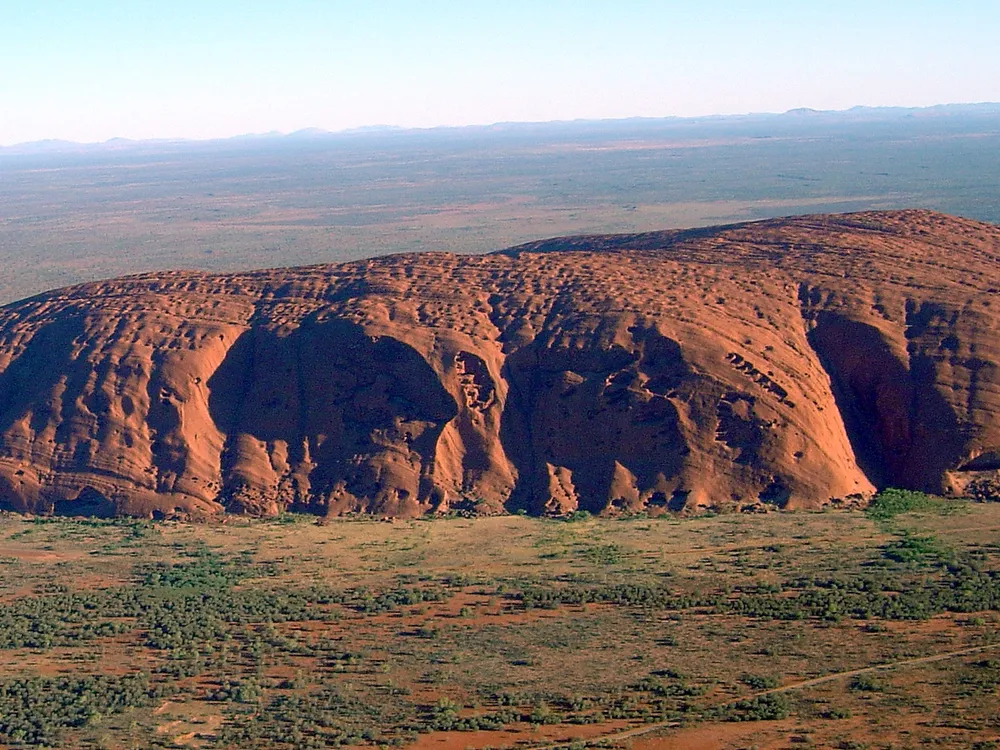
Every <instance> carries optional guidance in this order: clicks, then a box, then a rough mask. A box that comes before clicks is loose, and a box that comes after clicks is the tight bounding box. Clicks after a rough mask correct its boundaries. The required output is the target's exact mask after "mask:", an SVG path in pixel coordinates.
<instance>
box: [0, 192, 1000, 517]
mask: <svg viewBox="0 0 1000 750" xmlns="http://www.w3.org/2000/svg"><path fill="white" fill-rule="evenodd" d="M998 264H1000V229H997V228H996V227H993V226H989V225H985V224H978V223H975V222H971V221H965V220H961V219H955V218H951V217H947V216H943V215H940V214H934V213H930V212H925V211H904V212H884V213H883V212H876V213H872V212H869V213H858V214H848V215H841V216H805V217H797V218H791V219H784V220H774V221H763V222H756V223H749V224H741V225H734V226H728V227H718V228H711V229H699V230H691V231H680V232H677V231H674V232H657V233H651V234H642V235H629V236H601V237H573V238H562V239H554V240H547V241H544V242H538V243H534V244H531V245H525V246H522V247H518V248H513V249H511V250H506V251H503V252H499V253H495V254H492V255H488V256H454V255H447V254H439V253H425V254H419V255H397V256H391V257H386V258H379V259H375V260H370V261H365V262H360V263H352V264H345V265H329V266H312V267H307V268H296V269H280V270H269V271H259V272H252V273H242V274H230V275H207V274H201V273H188V272H173V273H161V274H147V275H142V276H134V277H129V278H125V279H120V280H116V281H108V282H101V283H94V284H86V285H82V286H77V287H72V288H69V289H63V290H59V291H55V292H51V293H48V294H44V295H41V296H38V297H34V298H32V299H29V300H25V301H23V302H20V303H17V304H14V305H10V306H7V307H5V308H2V309H0V502H2V505H3V507H6V508H9V509H14V510H19V511H31V512H43V513H46V512H52V513H69V514H82V513H96V514H110V513H129V514H139V515H147V514H156V513H163V514H171V513H178V514H189V515H204V514H212V513H218V512H222V511H223V510H224V509H225V510H230V511H236V512H249V513H255V514H270V513H275V512H278V511H280V510H283V509H286V508H291V509H300V510H308V511H311V512H316V513H320V514H340V513H345V512H355V511H360V512H369V513H376V514H385V515H416V514H421V513H426V512H430V511H438V510H446V509H449V508H451V509H456V508H457V509H468V510H474V511H477V512H484V513H490V512H500V511H503V510H504V509H507V510H513V509H522V508H523V509H526V510H528V511H529V512H533V513H546V512H551V513H563V512H568V511H572V510H575V509H583V510H588V511H591V512H615V511H617V510H622V511H635V510H641V509H645V510H649V511H654V510H657V511H658V510H660V509H666V510H681V509H689V510H690V509H696V508H699V507H713V506H715V507H743V508H744V509H752V508H753V507H756V506H758V505H759V504H773V505H778V506H789V507H814V506H817V505H819V504H822V503H825V502H828V501H829V500H831V499H833V498H843V497H847V496H850V495H854V494H858V493H860V494H864V493H869V492H871V491H872V490H873V487H874V486H884V485H891V486H899V487H909V488H919V489H925V490H932V491H942V492H944V491H953V492H961V491H963V490H964V488H965V487H966V485H968V484H969V482H971V481H973V480H977V479H978V480H983V479H987V480H988V479H995V478H996V477H997V476H998V472H1000V293H998V292H1000V265H998ZM748 506H749V507H748Z"/></svg>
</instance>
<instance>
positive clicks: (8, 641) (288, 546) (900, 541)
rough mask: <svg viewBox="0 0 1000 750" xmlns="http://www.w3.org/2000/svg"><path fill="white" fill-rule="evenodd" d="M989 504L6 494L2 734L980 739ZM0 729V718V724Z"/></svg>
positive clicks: (662, 742)
mask: <svg viewBox="0 0 1000 750" xmlns="http://www.w3.org/2000/svg"><path fill="white" fill-rule="evenodd" d="M998 528H1000V505H997V504H975V503H968V502H965V501H945V500H937V499H934V498H928V497H926V496H921V495H917V494H914V493H901V492H888V493H885V494H883V495H882V496H880V498H879V500H877V501H876V503H875V505H874V506H873V507H872V508H870V509H869V510H867V511H862V510H838V511H827V512H814V513H807V512H794V513H793V512H771V513H767V514H750V515H747V514H733V515H716V516H711V515H710V516H702V517H691V518H681V517H677V516H673V515H664V516H661V517H658V518H649V517H645V516H628V517H621V518H617V519H610V518H593V517H590V516H588V515H587V514H577V515H575V516H571V517H569V518H568V519H533V518H527V517H522V516H517V515H514V516H499V517H486V518H465V517H460V516H452V517H446V518H438V519H435V520H433V521H424V520H411V521H395V522H387V521H378V520H375V519H371V518H354V519H343V520H336V521H325V520H323V521H319V520H318V519H316V517H312V516H308V515H295V514H286V515H283V516H281V517H279V518H277V519H274V520H270V521H251V520H246V519H240V518H231V519H228V520H227V522H226V523H216V524H181V523H176V522H168V521H163V522H152V521H141V520H133V519H120V520H94V519H67V518H61V519H53V518H41V517H39V518H28V517H23V516H14V515H8V516H4V517H3V518H2V519H0V564H2V566H3V576H2V578H0V597H2V599H3V603H4V607H3V609H2V611H0V617H2V628H0V649H2V650H3V659H2V660H0V662H2V666H0V737H3V738H4V740H5V741H7V742H9V743H10V744H9V745H8V746H10V747H22V746H52V747H79V748H83V747H88V748H90V747H92V748H147V747H205V748H237V747H238V748H256V747H260V748H264V747H275V748H285V747H288V748H292V747H294V748H301V747H306V748H308V747H329V746H337V745H340V744H361V745H378V746H384V745H401V746H412V747H418V748H448V749H451V748H484V747H492V748H501V747H523V748H529V747H548V746H553V745H561V746H562V745H568V746H571V747H584V746H586V745H588V744H594V743H598V742H600V743H603V744H605V745H613V746H623V745H625V744H630V745H631V746H632V747H644V748H645V747H648V748H680V747H685V748H690V747H733V748H736V747H751V746H753V747H758V748H779V747H780V748H784V747H795V746H819V747H840V748H862V747H869V748H887V747H896V748H901V747H924V746H927V745H931V746H934V747H956V748H958V747H962V748H968V747H979V748H989V747H995V746H996V744H995V741H996V739H997V737H998V736H1000V723H998V720H997V716H996V710H995V709H996V705H997V690H998V686H1000V639H998V638H997V629H996V628H997V624H998V622H1000V615H998V611H997V610H998V609H1000V545H998V544H997V543H996V531H997V529H998ZM4 740H0V741H4Z"/></svg>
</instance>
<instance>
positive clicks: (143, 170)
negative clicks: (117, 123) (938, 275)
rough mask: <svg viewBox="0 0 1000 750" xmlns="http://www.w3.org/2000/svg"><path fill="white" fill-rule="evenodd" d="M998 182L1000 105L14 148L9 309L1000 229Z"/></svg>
mask: <svg viewBox="0 0 1000 750" xmlns="http://www.w3.org/2000/svg"><path fill="white" fill-rule="evenodd" d="M42 146H44V144H42ZM998 173H1000V109H998V108H997V106H996V105H982V106H969V107H943V108H934V109H929V110H857V111H850V112H845V113H815V112H805V113H802V112H799V113H795V112H793V113H789V114H786V115H777V116H765V115H761V116H748V117H741V118H705V119H700V120H683V119H682V120H623V121H609V122H579V123H551V124H541V125H499V126H493V127H489V128H466V129H442V130H428V131H401V132H394V131H389V132H365V133H355V134H342V135H317V134H309V133H306V134H299V135H292V136H287V137H258V138H240V139H232V140H229V141H215V142H205V143H197V142H192V143H184V142H181V143H169V142H166V143H128V142H112V143H109V144H105V145H104V146H102V147H93V148H83V147H80V148H68V149H66V148H64V149H62V150H59V149H56V150H52V149H46V148H44V147H41V146H40V147H36V148H22V149H11V148H8V149H0V263H3V266H4V270H5V273H4V276H3V278H2V279H0V303H4V302H11V301H13V300H16V299H19V298H22V297H25V296H28V295H31V294H35V293H37V292H41V291H44V290H46V289H51V288H55V287H61V286H66V285H69V284H73V283H77V282H81V281H92V280H95V279H100V278H109V277H114V276H120V275H123V274H127V273H137V272H141V271H153V270H161V269H181V268H183V269H195V270H197V269H202V270H213V271H237V270H239V271H245V270H248V269H251V268H265V267H284V266H294V265H302V264H308V263H321V262H323V263H329V262H335V261H344V260H354V259H357V258H362V257H371V256H374V255H383V254H387V253H393V252H410V251H417V250H438V251H448V252H459V253H483V252H490V251H493V250H498V249H501V248H504V247H508V246H510V245H514V244H517V243H521V242H527V241H531V240H537V239H540V238H543V237H551V236H555V235H567V234H606V233H610V232H638V231H647V230H657V229H669V228H682V227H693V226H708V225H712V224H719V223H724V222H732V221H745V220H750V219H757V218H768V217H776V216H784V215H790V214H802V213H824V212H839V211H853V210H864V209H889V208H931V209H935V210H939V211H943V212H945V213H950V214H954V215H958V216H964V217H966V218H971V219H977V220H980V221H987V222H994V223H996V222H1000V208H998V206H1000V196H998V194H997V190H998V188H997V183H996V179H995V175H996V174H998Z"/></svg>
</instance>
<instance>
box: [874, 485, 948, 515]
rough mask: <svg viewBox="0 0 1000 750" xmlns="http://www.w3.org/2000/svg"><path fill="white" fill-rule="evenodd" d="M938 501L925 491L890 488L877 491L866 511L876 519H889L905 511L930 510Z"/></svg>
mask: <svg viewBox="0 0 1000 750" xmlns="http://www.w3.org/2000/svg"><path fill="white" fill-rule="evenodd" d="M937 503H940V501H938V500H935V499H934V498H932V497H931V496H930V495H926V494H924V493H923V492H914V491H913V490H899V489H893V488H890V489H885V490H882V491H881V492H879V493H877V494H876V495H875V497H873V498H872V500H871V502H870V503H869V505H868V508H867V510H866V511H865V512H866V513H867V514H868V517H869V518H872V519H874V520H876V521H888V520H890V519H893V518H895V517H896V516H898V515H901V514H903V513H912V512H914V511H919V510H928V509H930V508H933V507H935V505H936V504H937Z"/></svg>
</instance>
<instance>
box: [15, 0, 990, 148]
mask: <svg viewBox="0 0 1000 750" xmlns="http://www.w3.org/2000/svg"><path fill="white" fill-rule="evenodd" d="M998 25H1000V6H998V5H997V4H995V3H992V2H988V1H987V0H952V1H951V2H948V3H945V2H939V1H938V0H911V1H910V2H905V3H904V2H897V1H895V0H884V2H879V3H874V4H873V3H870V2H860V0H844V1H843V2H840V3H837V4H835V5H833V4H831V5H829V6H827V5H822V6H820V5H819V4H804V3H797V2H793V0H783V1H782V0H774V1H771V2H762V1H751V2H742V3H739V2H732V1H726V0H716V1H715V2H706V3H700V4H698V5H697V6H693V5H692V4H689V3H683V2H678V1H671V0H665V1H664V2H657V3H653V2H642V1H639V0H619V2H616V3H615V4H613V5H611V4H607V3H601V2H597V1H596V0H590V1H587V0H583V1H580V0H578V1H577V2H569V1H568V0H553V1H552V2H549V3H545V4H539V3H532V2H527V0H511V2H508V3H506V4H503V5H502V6H501V5H497V4H492V3H486V2H465V3H457V2H449V1H447V0H437V1H436V2H435V1H434V0H429V1H428V2H426V3H422V4H420V5H419V6H415V5H413V4H410V3H406V2H402V1H401V0H386V2H383V3H380V4H378V5H374V4H358V3H352V2H346V1H341V0H331V1H330V2H316V1H315V0H289V1H288V2H285V3H281V4H271V3H259V2H250V3H246V2H242V3H240V2H236V0H219V2H215V3H211V4H204V3H196V2H193V0H178V2H176V3H171V4H169V5H163V4H158V3H153V2H145V1H144V2H136V3H130V4H129V5H128V6H125V7H122V5H121V4H119V3H116V2H114V0H94V2H92V3H88V4H85V5H83V4H79V5H78V4H62V3H54V2H51V0H40V2H38V3H33V4H22V5H20V7H14V8H10V9H7V12H6V14H5V18H4V26H5V31H6V34H5V43H4V45H3V47H2V48H0V70H3V71H5V73H6V75H4V76H0V101H3V102H4V105H3V109H2V110H0V144H3V145H10V144H20V143H27V142H34V141H40V140H69V141H74V142H84V143H93V142H103V141H106V140H109V139H112V138H125V139H135V140H147V139H187V140H210V139H217V138H224V137H232V136H236V135H241V134H250V133H268V132H272V131H277V132H285V133H288V132H295V131H298V130H302V129H306V128H319V129H323V130H329V131H334V132H336V131H342V130H349V129H355V128H359V127H366V126H371V125H376V124H378V125H389V126H396V127H402V128H430V127H438V126H449V127H455V126H459V127H460V126H465V125H487V124H493V123H507V122H531V123H535V122H551V121H572V120H579V119H583V120H606V119H622V118H631V117H650V118H661V117H693V116H699V117H701V116H713V115H718V114H737V113H780V112H785V111H787V110H791V109H798V108H809V109H816V110H843V109H847V108H849V107H853V106H871V107H926V106H932V105H936V104H941V103H944V102H989V101H1000V56H997V55H996V54H994V53H992V52H991V51H990V50H992V49H994V46H995V42H994V40H993V38H992V33H993V31H992V30H993V29H995V28H997V26H998Z"/></svg>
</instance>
